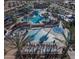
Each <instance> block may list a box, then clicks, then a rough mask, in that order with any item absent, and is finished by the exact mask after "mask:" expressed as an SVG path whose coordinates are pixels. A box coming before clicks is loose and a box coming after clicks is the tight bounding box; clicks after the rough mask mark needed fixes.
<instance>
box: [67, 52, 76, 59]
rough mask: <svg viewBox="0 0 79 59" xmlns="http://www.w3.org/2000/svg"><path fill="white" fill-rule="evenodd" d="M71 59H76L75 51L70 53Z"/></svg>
mask: <svg viewBox="0 0 79 59" xmlns="http://www.w3.org/2000/svg"><path fill="white" fill-rule="evenodd" d="M68 54H69V56H70V59H75V51H68Z"/></svg>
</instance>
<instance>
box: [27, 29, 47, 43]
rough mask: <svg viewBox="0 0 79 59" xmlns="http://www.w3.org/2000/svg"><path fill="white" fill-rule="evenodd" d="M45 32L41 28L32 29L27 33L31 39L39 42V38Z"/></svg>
mask: <svg viewBox="0 0 79 59" xmlns="http://www.w3.org/2000/svg"><path fill="white" fill-rule="evenodd" d="M45 34H46V33H45V32H43V30H33V31H31V32H29V33H28V36H30V37H32V40H33V41H36V42H39V41H40V38H41V37H42V36H44V35H45Z"/></svg>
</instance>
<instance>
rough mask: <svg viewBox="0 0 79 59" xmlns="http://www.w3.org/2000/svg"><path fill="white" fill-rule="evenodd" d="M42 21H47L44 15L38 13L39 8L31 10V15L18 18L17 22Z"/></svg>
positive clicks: (33, 22)
mask: <svg viewBox="0 0 79 59" xmlns="http://www.w3.org/2000/svg"><path fill="white" fill-rule="evenodd" d="M42 21H48V19H45V17H44V16H42V15H41V14H40V10H35V11H33V12H32V16H29V17H27V16H25V17H24V18H23V19H22V18H20V20H19V22H29V23H32V24H36V23H40V22H42Z"/></svg>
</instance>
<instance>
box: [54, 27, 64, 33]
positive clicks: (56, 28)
mask: <svg viewBox="0 0 79 59" xmlns="http://www.w3.org/2000/svg"><path fill="white" fill-rule="evenodd" d="M53 31H54V32H55V33H59V34H62V33H63V32H64V29H63V28H60V27H58V26H56V27H53Z"/></svg>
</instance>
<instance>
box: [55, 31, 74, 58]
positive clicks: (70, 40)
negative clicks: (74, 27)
mask: <svg viewBox="0 0 79 59" xmlns="http://www.w3.org/2000/svg"><path fill="white" fill-rule="evenodd" d="M62 35H63V37H64V38H65V42H63V41H62V40H61V39H59V38H55V39H57V40H59V41H60V42H61V43H63V44H64V45H65V46H66V47H65V48H64V49H63V50H64V51H63V52H62V56H61V59H63V58H64V57H65V56H66V54H67V52H68V50H69V47H70V46H71V45H72V44H73V42H72V34H71V33H70V32H69V33H68V37H66V35H65V34H64V33H62Z"/></svg>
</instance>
